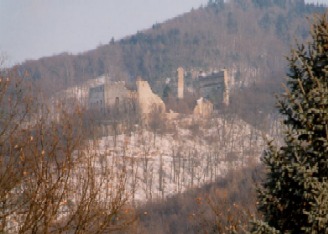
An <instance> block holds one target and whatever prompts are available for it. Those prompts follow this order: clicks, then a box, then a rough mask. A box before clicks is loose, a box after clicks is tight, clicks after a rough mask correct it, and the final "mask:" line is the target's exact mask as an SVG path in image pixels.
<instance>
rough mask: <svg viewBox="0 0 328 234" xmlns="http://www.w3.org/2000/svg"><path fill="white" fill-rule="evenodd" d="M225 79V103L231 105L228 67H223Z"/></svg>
mask: <svg viewBox="0 0 328 234" xmlns="http://www.w3.org/2000/svg"><path fill="white" fill-rule="evenodd" d="M223 74H224V76H223V79H224V92H223V104H224V105H226V106H229V96H230V94H229V77H228V71H227V69H223Z"/></svg>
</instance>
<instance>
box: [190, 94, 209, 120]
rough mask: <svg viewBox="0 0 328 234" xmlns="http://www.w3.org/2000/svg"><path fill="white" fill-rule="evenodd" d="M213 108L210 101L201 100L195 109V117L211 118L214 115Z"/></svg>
mask: <svg viewBox="0 0 328 234" xmlns="http://www.w3.org/2000/svg"><path fill="white" fill-rule="evenodd" d="M213 108H214V107H213V104H212V103H211V102H210V101H208V100H206V99H204V98H200V99H198V100H197V105H196V106H195V108H194V115H195V116H197V117H202V118H204V117H205V118H206V117H209V116H211V115H212V113H213Z"/></svg>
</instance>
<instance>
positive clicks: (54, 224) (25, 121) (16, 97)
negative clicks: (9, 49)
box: [0, 72, 135, 233]
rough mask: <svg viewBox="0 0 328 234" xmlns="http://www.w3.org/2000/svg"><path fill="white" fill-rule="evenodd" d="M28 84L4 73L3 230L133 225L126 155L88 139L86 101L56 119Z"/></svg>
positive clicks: (0, 119) (0, 128)
mask: <svg viewBox="0 0 328 234" xmlns="http://www.w3.org/2000/svg"><path fill="white" fill-rule="evenodd" d="M7 77H8V78H7ZM24 87H25V86H24V84H23V82H21V83H20V82H18V81H15V76H14V75H13V74H9V73H7V72H2V73H1V76H0V106H1V107H0V232H5V233H53V232H55V233H67V232H69V233H103V232H111V231H114V230H118V229H122V228H124V227H126V226H127V225H129V224H131V223H132V222H133V221H134V219H135V218H134V217H135V216H134V214H133V212H132V209H130V208H129V207H128V194H127V192H126V189H125V186H126V167H125V164H124V162H117V161H113V160H111V158H110V157H107V155H101V154H100V151H99V150H98V145H97V144H96V141H94V140H92V139H88V138H86V134H85V132H86V131H85V128H84V127H83V122H82V115H83V112H82V110H81V109H80V108H79V107H75V108H74V109H73V110H72V109H71V106H70V107H69V108H65V105H59V106H60V107H61V108H60V109H58V110H56V111H57V112H58V115H57V116H59V119H58V118H53V116H52V113H51V112H50V111H49V108H48V106H47V105H46V104H44V103H39V104H36V103H38V102H37V100H33V102H32V99H31V97H30V96H28V95H25V94H24V92H23V91H22V90H25V89H24ZM32 103H33V105H32ZM114 163H115V165H114Z"/></svg>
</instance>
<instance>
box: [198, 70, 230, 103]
mask: <svg viewBox="0 0 328 234" xmlns="http://www.w3.org/2000/svg"><path fill="white" fill-rule="evenodd" d="M197 83H198V87H199V89H200V93H201V95H202V96H203V97H206V98H208V97H209V96H211V95H213V93H215V95H218V98H219V100H220V101H221V102H222V103H223V104H224V105H229V76H228V72H227V70H226V69H222V70H221V71H220V72H212V73H210V74H201V75H199V76H198V79H197Z"/></svg>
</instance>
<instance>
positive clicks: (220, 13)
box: [19, 0, 325, 91]
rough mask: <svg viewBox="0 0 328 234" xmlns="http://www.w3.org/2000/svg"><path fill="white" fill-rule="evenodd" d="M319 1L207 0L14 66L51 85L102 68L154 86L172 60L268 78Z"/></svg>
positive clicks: (239, 77) (304, 32) (242, 77)
mask: <svg viewBox="0 0 328 234" xmlns="http://www.w3.org/2000/svg"><path fill="white" fill-rule="evenodd" d="M324 9H325V8H324V7H322V6H315V5H307V4H304V1H303V0H289V1H283V0H270V1H269V0H267V1H259V0H242V1H241V0H231V1H228V2H227V3H223V0H210V1H209V3H208V4H207V6H204V7H201V8H199V9H193V10H191V11H190V12H189V13H186V14H184V15H181V16H178V17H176V18H174V19H171V20H168V21H167V22H164V23H160V24H154V25H153V27H152V28H151V29H148V30H144V31H140V32H138V33H136V34H135V35H132V36H128V37H126V38H123V39H120V40H117V41H115V39H114V38H113V39H112V40H111V41H110V42H109V43H108V44H105V45H100V46H99V47H98V48H96V49H95V50H92V51H88V52H84V53H81V54H78V55H70V54H67V53H63V54H60V55H56V56H52V57H46V58H41V59H39V60H37V61H26V62H24V63H23V64H22V65H20V66H19V68H20V69H23V70H27V71H29V75H30V76H31V77H32V78H33V79H35V80H39V79H40V80H43V81H45V82H44V84H45V85H44V87H52V88H51V91H56V90H58V89H60V88H63V87H67V86H70V85H73V84H76V83H80V82H82V81H85V80H86V79H90V78H95V77H97V76H99V75H101V74H104V73H109V74H111V76H112V77H113V79H116V80H133V79H135V77H136V76H137V75H141V76H142V77H143V78H144V79H146V80H149V81H151V83H152V85H155V84H156V86H157V89H160V87H161V84H162V82H164V80H165V78H166V77H172V76H175V75H174V72H175V71H176V68H177V67H178V66H183V67H184V68H186V69H192V68H196V69H203V70H207V69H209V68H223V67H226V68H228V69H230V71H232V72H233V74H234V76H235V79H236V81H237V82H240V83H244V82H247V83H249V82H251V81H253V80H259V79H262V78H267V79H271V78H274V77H275V76H276V75H275V74H276V72H277V71H283V70H284V68H285V61H284V59H283V57H284V55H285V54H286V51H288V50H289V49H288V48H290V45H291V44H294V42H295V40H294V39H295V38H298V39H304V40H305V39H306V38H307V37H308V29H307V28H308V25H309V23H308V22H307V20H306V16H307V15H310V14H312V13H314V12H322V11H324ZM122 27H123V25H122ZM104 30H106V29H104ZM55 87H56V88H55Z"/></svg>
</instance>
